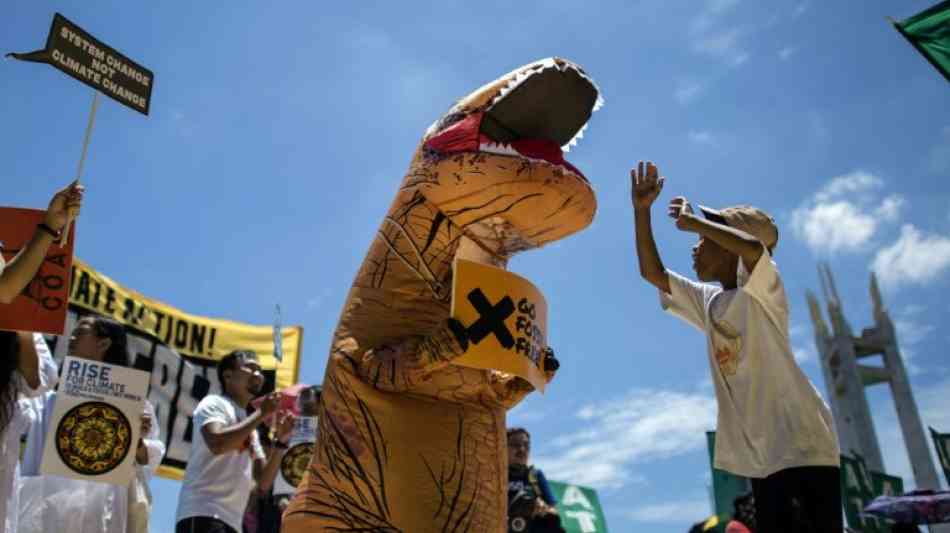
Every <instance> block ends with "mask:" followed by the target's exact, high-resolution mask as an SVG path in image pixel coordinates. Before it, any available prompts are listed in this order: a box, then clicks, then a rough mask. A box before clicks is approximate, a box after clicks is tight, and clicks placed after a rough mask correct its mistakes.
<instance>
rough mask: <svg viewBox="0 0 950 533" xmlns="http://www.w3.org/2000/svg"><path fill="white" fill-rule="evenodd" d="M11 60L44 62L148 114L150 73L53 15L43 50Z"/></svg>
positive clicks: (117, 100) (63, 19) (20, 55)
mask: <svg viewBox="0 0 950 533" xmlns="http://www.w3.org/2000/svg"><path fill="white" fill-rule="evenodd" d="M7 55H8V56H10V57H13V58H14V59H19V60H22V61H33V62H36V63H48V64H50V65H52V66H54V67H56V68H58V69H59V70H61V71H63V72H65V73H66V74H68V75H70V76H72V77H73V78H76V79H77V80H79V81H81V82H83V83H85V84H86V85H88V86H90V87H92V88H93V89H96V90H97V91H100V92H102V94H105V95H106V96H108V97H109V98H112V99H113V100H115V101H116V102H119V103H120V104H122V105H125V106H127V107H130V108H132V109H134V110H136V111H138V112H139V113H142V114H143V115H148V110H149V106H150V104H151V100H152V85H153V83H154V81H155V76H154V75H153V74H152V71H151V70H149V69H147V68H145V67H143V66H141V65H139V64H138V63H136V62H135V61H132V60H131V59H129V58H127V57H125V56H124V55H122V54H120V53H119V52H117V51H116V50H115V49H114V48H112V47H110V46H109V45H107V44H105V43H103V42H102V41H100V40H98V39H96V38H95V37H93V36H92V35H90V34H88V33H87V32H86V31H85V30H83V29H82V28H80V27H79V26H77V25H75V24H73V23H72V22H70V21H69V20H68V19H67V18H66V17H64V16H62V15H60V14H59V13H56V15H55V16H54V17H53V24H52V26H51V27H50V30H49V36H48V37H47V38H46V48H44V49H42V50H36V51H34V52H29V53H25V54H17V53H11V54H7Z"/></svg>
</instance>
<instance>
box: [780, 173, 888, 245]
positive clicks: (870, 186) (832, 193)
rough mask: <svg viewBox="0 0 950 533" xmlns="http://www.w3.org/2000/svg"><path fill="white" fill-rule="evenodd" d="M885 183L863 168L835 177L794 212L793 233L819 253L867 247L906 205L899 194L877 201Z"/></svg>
mask: <svg viewBox="0 0 950 533" xmlns="http://www.w3.org/2000/svg"><path fill="white" fill-rule="evenodd" d="M882 185H883V183H882V181H881V179H880V178H878V177H876V176H874V175H872V174H870V173H868V172H864V171H860V170H859V171H855V172H852V173H850V174H846V175H843V176H837V177H835V178H833V179H832V180H831V181H829V182H828V183H827V184H826V185H825V186H824V187H822V188H821V189H820V190H819V191H818V192H816V193H815V194H814V195H813V196H812V197H811V198H809V199H808V200H806V201H805V202H803V203H802V205H800V206H799V207H798V208H796V209H795V210H794V211H792V231H793V233H794V234H795V235H796V236H797V237H798V238H799V239H801V240H803V241H805V244H807V245H808V246H809V247H810V248H811V249H812V250H813V251H816V252H828V253H834V252H838V251H855V250H860V249H862V248H864V247H865V245H866V244H868V242H870V240H871V238H872V237H873V236H874V234H875V233H876V231H877V230H878V228H879V226H880V225H881V223H882V222H886V221H893V220H896V219H897V216H898V215H899V213H900V210H901V207H902V206H903V205H904V199H903V198H902V197H901V196H900V195H896V194H892V195H890V196H887V197H886V198H884V199H882V200H878V199H877V197H876V196H877V190H878V189H880V188H881V187H882ZM875 204H877V205H875Z"/></svg>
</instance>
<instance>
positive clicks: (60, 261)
mask: <svg viewBox="0 0 950 533" xmlns="http://www.w3.org/2000/svg"><path fill="white" fill-rule="evenodd" d="M45 260H46V261H47V262H49V263H53V264H54V265H56V266H58V267H60V268H66V254H58V255H48V256H46V259H45Z"/></svg>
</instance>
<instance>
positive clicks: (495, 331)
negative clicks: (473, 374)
mask: <svg viewBox="0 0 950 533" xmlns="http://www.w3.org/2000/svg"><path fill="white" fill-rule="evenodd" d="M454 270H455V276H454V278H453V281H452V309H451V316H452V318H454V319H456V320H458V321H459V322H461V323H462V325H463V326H464V327H465V328H466V332H467V335H466V336H467V344H468V346H463V348H465V353H464V354H462V355H461V356H460V357H457V358H456V359H454V360H453V361H452V362H453V363H454V364H457V365H461V366H468V367H472V368H486V369H493V370H501V371H503V372H508V373H509V374H514V375H516V376H518V377H521V378H523V379H525V380H526V381H528V383H531V385H533V386H534V388H535V389H538V390H540V391H542V392H543V391H544V385H545V379H544V371H543V368H542V365H543V364H544V361H543V356H542V354H543V350H544V348H545V347H546V346H547V330H548V306H547V302H546V301H545V300H544V295H542V294H541V291H539V290H538V289H537V288H536V287H535V286H534V285H532V284H531V282H529V281H528V280H526V279H524V278H522V277H520V276H517V275H515V274H512V273H511V272H508V271H507V270H503V269H500V268H495V267H492V266H488V265H482V264H480V263H475V262H472V261H465V260H456V261H455V269H454Z"/></svg>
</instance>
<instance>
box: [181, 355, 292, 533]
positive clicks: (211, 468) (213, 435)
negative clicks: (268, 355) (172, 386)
mask: <svg viewBox="0 0 950 533" xmlns="http://www.w3.org/2000/svg"><path fill="white" fill-rule="evenodd" d="M217 370H218V380H219V381H220V383H221V388H222V392H223V394H222V395H217V394H209V395H207V396H205V397H204V398H203V399H202V400H201V401H200V402H199V403H198V406H197V407H196V408H195V412H194V413H193V415H192V427H193V428H194V430H193V432H192V435H193V440H192V443H191V452H190V454H189V456H188V464H187V466H186V467H185V479H184V480H183V481H182V487H181V492H180V493H179V494H178V511H177V513H176V518H175V520H176V526H175V532H176V533H238V532H239V531H240V530H241V521H242V517H243V515H244V509H245V508H246V507H247V501H248V497H249V496H250V494H251V491H252V489H254V484H255V483H256V484H257V488H258V490H260V491H262V492H267V491H268V490H269V489H270V486H271V484H272V483H273V482H274V478H275V477H276V475H277V469H278V468H279V467H280V460H281V458H282V457H283V454H284V451H285V450H286V448H287V440H288V438H289V437H290V433H291V431H292V430H293V427H294V417H293V415H292V414H291V413H282V414H281V416H279V417H278V421H277V423H276V428H275V433H276V441H275V446H274V450H273V451H272V452H271V453H270V455H269V456H268V457H265V456H264V452H263V450H262V449H261V444H260V440H259V437H258V435H257V431H256V428H257V426H258V425H260V424H261V423H262V422H264V421H266V420H267V419H269V418H271V416H272V415H276V413H277V410H278V402H279V396H278V394H277V393H271V394H269V395H267V396H266V397H265V398H264V400H263V401H262V402H261V404H260V409H258V410H257V411H255V412H254V413H253V414H251V415H250V416H248V415H247V411H246V409H247V406H248V404H249V403H250V401H251V400H252V399H253V398H254V397H255V396H256V395H257V394H259V393H260V390H261V388H262V387H263V384H264V377H263V375H262V374H261V365H260V363H258V361H257V354H255V353H254V352H252V351H249V350H240V351H233V352H231V353H229V354H227V355H226V356H224V358H222V359H221V360H220V361H219V362H218V369H217Z"/></svg>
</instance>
